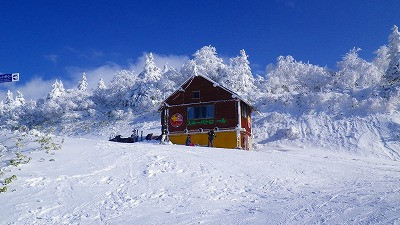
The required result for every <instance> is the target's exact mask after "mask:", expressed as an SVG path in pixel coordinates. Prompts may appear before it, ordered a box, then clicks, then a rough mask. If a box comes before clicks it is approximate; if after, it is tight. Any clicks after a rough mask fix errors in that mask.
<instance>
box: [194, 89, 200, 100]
mask: <svg viewBox="0 0 400 225" xmlns="http://www.w3.org/2000/svg"><path fill="white" fill-rule="evenodd" d="M195 93H198V97H197V98H195V97H194V95H195ZM192 99H200V90H198V91H192Z"/></svg>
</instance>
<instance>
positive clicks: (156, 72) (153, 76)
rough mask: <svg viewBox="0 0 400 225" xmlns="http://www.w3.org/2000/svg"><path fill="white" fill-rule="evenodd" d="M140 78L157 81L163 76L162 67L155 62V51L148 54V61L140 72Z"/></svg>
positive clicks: (145, 80)
mask: <svg viewBox="0 0 400 225" xmlns="http://www.w3.org/2000/svg"><path fill="white" fill-rule="evenodd" d="M139 78H140V79H142V81H144V82H148V81H150V82H157V81H158V80H160V78H161V69H160V68H158V67H157V66H156V64H155V63H154V56H153V53H151V52H150V53H149V54H147V55H146V61H145V64H144V67H143V71H142V72H141V73H140V74H139Z"/></svg>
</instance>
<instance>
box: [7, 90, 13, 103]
mask: <svg viewBox="0 0 400 225" xmlns="http://www.w3.org/2000/svg"><path fill="white" fill-rule="evenodd" d="M5 104H6V105H12V104H14V96H13V93H12V92H11V91H10V90H8V91H7V96H6V101H5Z"/></svg>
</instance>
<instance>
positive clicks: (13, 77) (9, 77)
mask: <svg viewBox="0 0 400 225" xmlns="http://www.w3.org/2000/svg"><path fill="white" fill-rule="evenodd" d="M14 81H19V73H7V74H0V83H4V82H14Z"/></svg>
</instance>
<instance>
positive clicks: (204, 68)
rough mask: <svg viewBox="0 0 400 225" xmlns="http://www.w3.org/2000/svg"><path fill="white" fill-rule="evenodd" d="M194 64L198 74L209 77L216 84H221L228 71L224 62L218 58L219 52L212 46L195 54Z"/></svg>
mask: <svg viewBox="0 0 400 225" xmlns="http://www.w3.org/2000/svg"><path fill="white" fill-rule="evenodd" d="M194 62H195V64H196V66H197V69H198V72H199V74H201V75H204V76H207V77H209V78H211V79H212V80H214V81H216V82H220V80H221V78H222V76H223V75H224V73H225V72H226V71H224V70H225V69H226V65H225V64H224V63H223V60H222V59H221V58H219V57H218V55H217V50H216V48H215V47H212V46H204V47H203V48H201V49H200V50H197V51H196V52H195V53H194Z"/></svg>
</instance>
